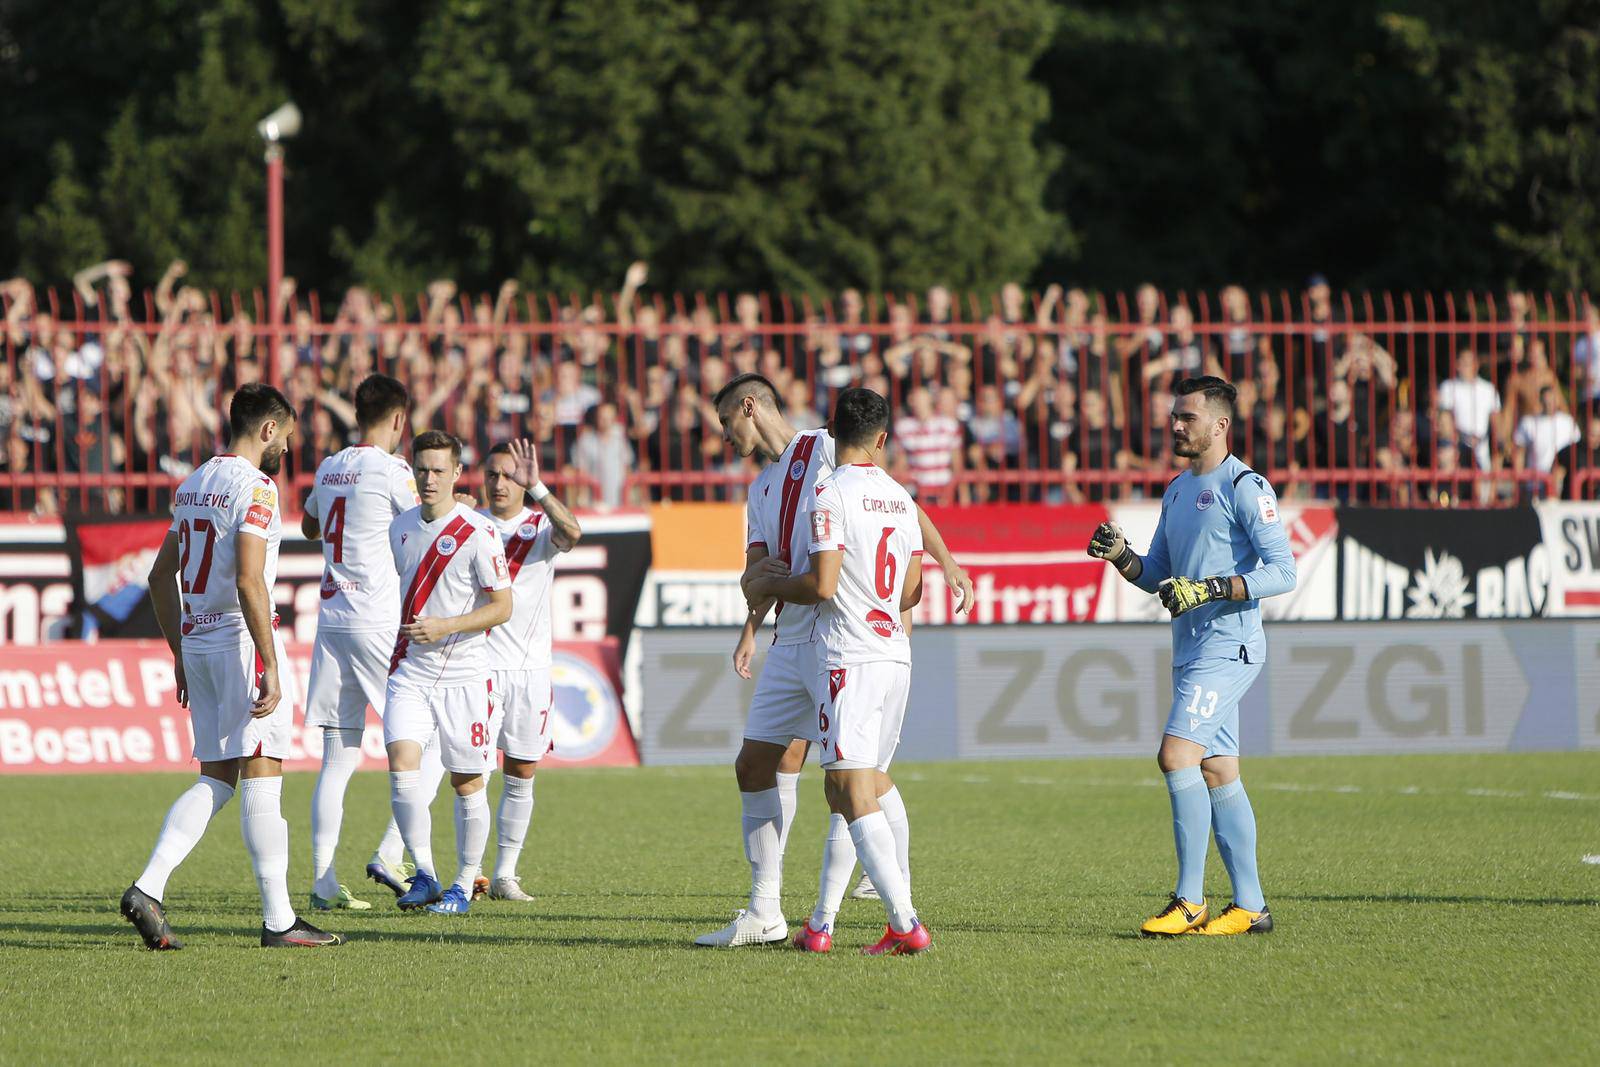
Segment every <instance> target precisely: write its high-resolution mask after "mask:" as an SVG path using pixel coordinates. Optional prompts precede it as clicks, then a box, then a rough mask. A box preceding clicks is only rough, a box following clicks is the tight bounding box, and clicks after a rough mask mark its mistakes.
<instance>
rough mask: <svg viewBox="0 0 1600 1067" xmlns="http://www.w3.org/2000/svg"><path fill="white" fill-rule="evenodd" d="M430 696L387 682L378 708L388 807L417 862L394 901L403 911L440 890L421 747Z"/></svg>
mask: <svg viewBox="0 0 1600 1067" xmlns="http://www.w3.org/2000/svg"><path fill="white" fill-rule="evenodd" d="M431 697H432V691H430V690H422V689H419V688H417V687H415V686H411V685H407V684H404V683H392V684H391V685H390V686H389V691H388V695H387V697H386V698H385V706H384V712H383V741H384V747H385V748H386V749H387V750H388V755H389V801H390V807H391V808H392V809H393V811H394V821H395V825H396V827H397V828H398V830H399V832H400V837H401V840H402V841H404V842H405V847H406V848H408V849H409V850H410V851H411V858H412V859H413V860H414V861H415V862H416V865H417V873H416V877H415V878H413V879H412V881H411V886H410V888H408V889H407V890H406V891H405V892H404V893H402V894H400V896H399V897H398V898H397V899H396V901H395V902H396V903H397V904H398V905H399V906H400V908H401V909H402V910H407V911H409V910H410V909H412V908H419V907H422V906H423V905H425V904H431V903H433V902H434V901H435V900H438V899H439V895H440V893H441V892H442V890H441V889H440V887H439V878H438V875H437V873H436V872H435V870H434V866H433V817H432V815H431V814H430V812H429V811H428V804H429V802H430V801H431V800H432V799H433V798H432V797H431V796H429V795H427V794H426V793H425V792H424V791H423V787H422V759H423V748H424V746H425V745H427V743H428V739H429V738H430V737H431V736H432V735H433V732H434V722H433V709H432V708H431V707H430V699H431ZM369 871H370V867H369Z"/></svg>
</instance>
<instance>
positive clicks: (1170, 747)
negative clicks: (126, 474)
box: [1156, 734, 1204, 774]
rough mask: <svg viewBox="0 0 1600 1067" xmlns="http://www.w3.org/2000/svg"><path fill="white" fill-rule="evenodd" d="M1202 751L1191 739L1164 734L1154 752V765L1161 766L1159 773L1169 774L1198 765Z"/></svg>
mask: <svg viewBox="0 0 1600 1067" xmlns="http://www.w3.org/2000/svg"><path fill="white" fill-rule="evenodd" d="M1203 753H1204V750H1203V749H1201V747H1200V746H1199V745H1197V744H1195V743H1194V742H1193V741H1186V740H1184V739H1183V738H1181V737H1173V736H1172V735H1171V734H1165V735H1163V736H1162V738H1161V748H1160V749H1159V750H1158V751H1157V752H1156V766H1158V767H1160V768H1161V773H1163V774H1171V773H1172V772H1173V771H1181V770H1183V769H1184V768H1185V767H1194V766H1196V765H1198V764H1199V763H1200V757H1201V755H1202V754H1203Z"/></svg>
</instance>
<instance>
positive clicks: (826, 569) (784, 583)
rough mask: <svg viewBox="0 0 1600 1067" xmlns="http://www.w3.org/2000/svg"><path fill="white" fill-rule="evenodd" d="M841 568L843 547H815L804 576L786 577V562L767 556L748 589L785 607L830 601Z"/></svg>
mask: <svg viewBox="0 0 1600 1067" xmlns="http://www.w3.org/2000/svg"><path fill="white" fill-rule="evenodd" d="M813 547H814V548H815V547H816V546H813ZM843 566H844V549H843V548H830V549H826V550H824V549H820V548H818V549H817V550H816V551H814V552H812V553H811V569H810V570H808V571H806V572H805V573H804V574H790V573H789V565H788V564H787V563H784V562H783V561H782V560H779V559H773V558H771V557H770V556H769V557H768V558H767V559H766V560H764V561H763V562H762V564H761V568H760V572H759V573H758V574H757V575H756V576H755V578H753V579H751V582H750V588H751V591H752V592H754V593H756V594H757V595H758V596H769V597H774V598H776V599H778V600H782V601H784V602H785V603H787V604H820V603H822V602H823V601H824V600H832V599H833V594H834V593H836V592H838V591H839V571H840V569H841V568H842V567H843Z"/></svg>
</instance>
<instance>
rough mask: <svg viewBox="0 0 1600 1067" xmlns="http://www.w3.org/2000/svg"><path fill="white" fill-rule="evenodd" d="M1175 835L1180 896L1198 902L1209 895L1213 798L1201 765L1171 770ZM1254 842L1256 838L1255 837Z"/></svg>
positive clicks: (1169, 777)
mask: <svg viewBox="0 0 1600 1067" xmlns="http://www.w3.org/2000/svg"><path fill="white" fill-rule="evenodd" d="M1166 778H1167V792H1168V793H1170V794H1171V795H1172V837H1173V840H1174V841H1175V842H1176V844H1177V846H1178V888H1177V893H1178V896H1179V897H1181V898H1182V899H1184V900H1187V901H1191V902H1193V903H1199V902H1200V901H1202V900H1204V899H1205V896H1206V886H1205V881H1206V848H1207V846H1208V845H1209V844H1210V841H1211V798H1210V797H1209V796H1207V795H1206V780H1205V776H1204V775H1202V774H1201V773H1200V768H1199V767H1184V768H1183V769H1181V770H1176V771H1168V772H1167V774H1166ZM1251 840H1252V841H1254V837H1253V836H1252V839H1251Z"/></svg>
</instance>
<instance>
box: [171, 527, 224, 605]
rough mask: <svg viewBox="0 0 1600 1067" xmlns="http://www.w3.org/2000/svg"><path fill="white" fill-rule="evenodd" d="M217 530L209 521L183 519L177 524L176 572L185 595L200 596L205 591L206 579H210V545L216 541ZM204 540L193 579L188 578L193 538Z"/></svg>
mask: <svg viewBox="0 0 1600 1067" xmlns="http://www.w3.org/2000/svg"><path fill="white" fill-rule="evenodd" d="M216 536H217V528H216V526H215V525H214V524H213V523H212V522H211V520H210V519H195V520H194V522H193V523H190V521H189V520H188V519H184V520H183V521H182V522H180V523H178V571H179V574H180V578H181V580H182V583H183V591H184V592H185V593H194V594H197V595H198V594H201V593H204V592H205V591H206V579H208V578H210V577H211V543H212V542H213V541H214V540H215V539H216ZM198 537H203V538H205V541H204V543H203V544H202V545H201V547H200V566H199V568H198V569H196V571H195V574H194V578H193V579H191V578H190V577H189V555H190V549H191V548H193V546H194V540H195V538H198Z"/></svg>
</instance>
